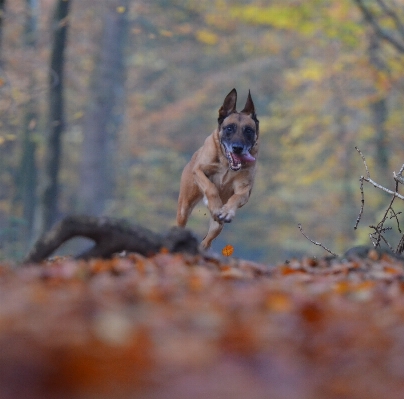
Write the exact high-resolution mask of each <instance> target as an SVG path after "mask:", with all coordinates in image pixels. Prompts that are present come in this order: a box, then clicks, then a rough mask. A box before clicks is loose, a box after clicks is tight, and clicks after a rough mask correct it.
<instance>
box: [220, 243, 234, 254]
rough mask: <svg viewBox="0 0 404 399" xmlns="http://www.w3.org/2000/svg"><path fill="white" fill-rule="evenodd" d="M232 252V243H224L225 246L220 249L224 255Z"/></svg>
mask: <svg viewBox="0 0 404 399" xmlns="http://www.w3.org/2000/svg"><path fill="white" fill-rule="evenodd" d="M233 252H234V247H233V245H230V244H228V245H226V246H225V247H224V248H223V249H222V254H223V255H224V256H231V255H232V254H233Z"/></svg>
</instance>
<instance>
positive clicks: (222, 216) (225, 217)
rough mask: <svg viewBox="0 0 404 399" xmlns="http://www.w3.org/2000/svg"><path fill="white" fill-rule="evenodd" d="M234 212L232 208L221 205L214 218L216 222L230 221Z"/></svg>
mask: <svg viewBox="0 0 404 399" xmlns="http://www.w3.org/2000/svg"><path fill="white" fill-rule="evenodd" d="M235 214H236V212H235V211H234V210H233V209H228V208H227V207H226V206H223V207H222V208H221V209H219V211H218V212H217V213H216V215H215V216H216V218H215V219H216V220H217V221H218V222H224V223H230V222H231V221H232V220H233V218H234V215H235Z"/></svg>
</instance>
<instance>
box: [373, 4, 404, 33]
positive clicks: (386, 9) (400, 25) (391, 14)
mask: <svg viewBox="0 0 404 399" xmlns="http://www.w3.org/2000/svg"><path fill="white" fill-rule="evenodd" d="M376 2H377V4H379V7H380V8H381V9H382V10H383V12H384V13H385V14H386V15H387V16H389V18H391V19H392V20H393V22H394V25H395V26H396V28H397V31H398V32H399V33H400V35H401V36H403V37H404V25H403V23H402V22H401V21H400V18H398V16H397V14H396V13H395V12H394V11H393V10H392V9H391V8H389V7H387V5H386V3H385V2H384V0H376Z"/></svg>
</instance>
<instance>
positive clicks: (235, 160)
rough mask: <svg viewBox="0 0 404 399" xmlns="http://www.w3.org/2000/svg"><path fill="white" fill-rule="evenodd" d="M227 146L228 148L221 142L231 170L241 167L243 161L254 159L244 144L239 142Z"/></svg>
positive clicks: (252, 160)
mask: <svg viewBox="0 0 404 399" xmlns="http://www.w3.org/2000/svg"><path fill="white" fill-rule="evenodd" d="M229 147H230V148H228V146H227V145H226V144H224V143H223V148H224V152H225V154H226V158H227V160H228V162H229V167H230V169H231V170H233V171H235V172H236V171H238V170H240V169H241V166H242V164H243V163H246V162H254V161H255V158H254V157H253V156H252V155H251V154H250V152H249V151H248V150H247V149H246V148H245V146H244V145H242V144H240V143H232V144H231V145H230V146H229Z"/></svg>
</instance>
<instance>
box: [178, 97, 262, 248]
mask: <svg viewBox="0 0 404 399" xmlns="http://www.w3.org/2000/svg"><path fill="white" fill-rule="evenodd" d="M236 102H237V91H236V89H233V90H232V91H231V92H230V93H229V94H228V95H227V96H226V98H225V99H224V102H223V105H222V106H221V107H220V109H219V118H218V127H217V128H216V130H215V131H214V132H213V133H212V134H211V135H210V136H208V137H207V139H206V140H205V142H204V144H203V145H202V147H201V148H199V150H197V151H196V152H195V154H194V155H193V156H192V159H191V160H190V162H189V163H188V164H187V165H186V166H185V168H184V170H183V172H182V176H181V183H180V193H179V198H178V208H177V224H178V226H180V227H185V225H186V223H187V220H188V217H189V215H190V214H191V212H192V210H193V209H194V207H195V205H196V204H197V203H198V202H199V201H200V200H201V199H202V198H203V199H204V202H205V204H206V205H207V207H208V209H209V211H210V215H211V218H210V223H209V231H208V233H207V235H206V236H205V238H204V239H203V241H202V243H201V246H202V248H203V249H208V248H210V246H211V243H212V241H213V240H214V239H215V238H216V237H217V236H218V235H219V234H220V232H221V231H222V229H223V225H224V223H230V222H231V221H232V219H233V218H234V216H235V214H236V209H237V208H241V207H242V206H243V205H245V204H246V203H247V201H248V199H249V198H250V194H251V190H252V187H253V183H254V178H255V171H256V159H257V155H258V147H259V141H258V136H259V121H258V119H257V116H256V114H255V108H254V103H253V100H252V98H251V94H250V92H249V93H248V98H247V102H246V104H245V106H244V109H243V110H242V111H240V112H237V110H236Z"/></svg>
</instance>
